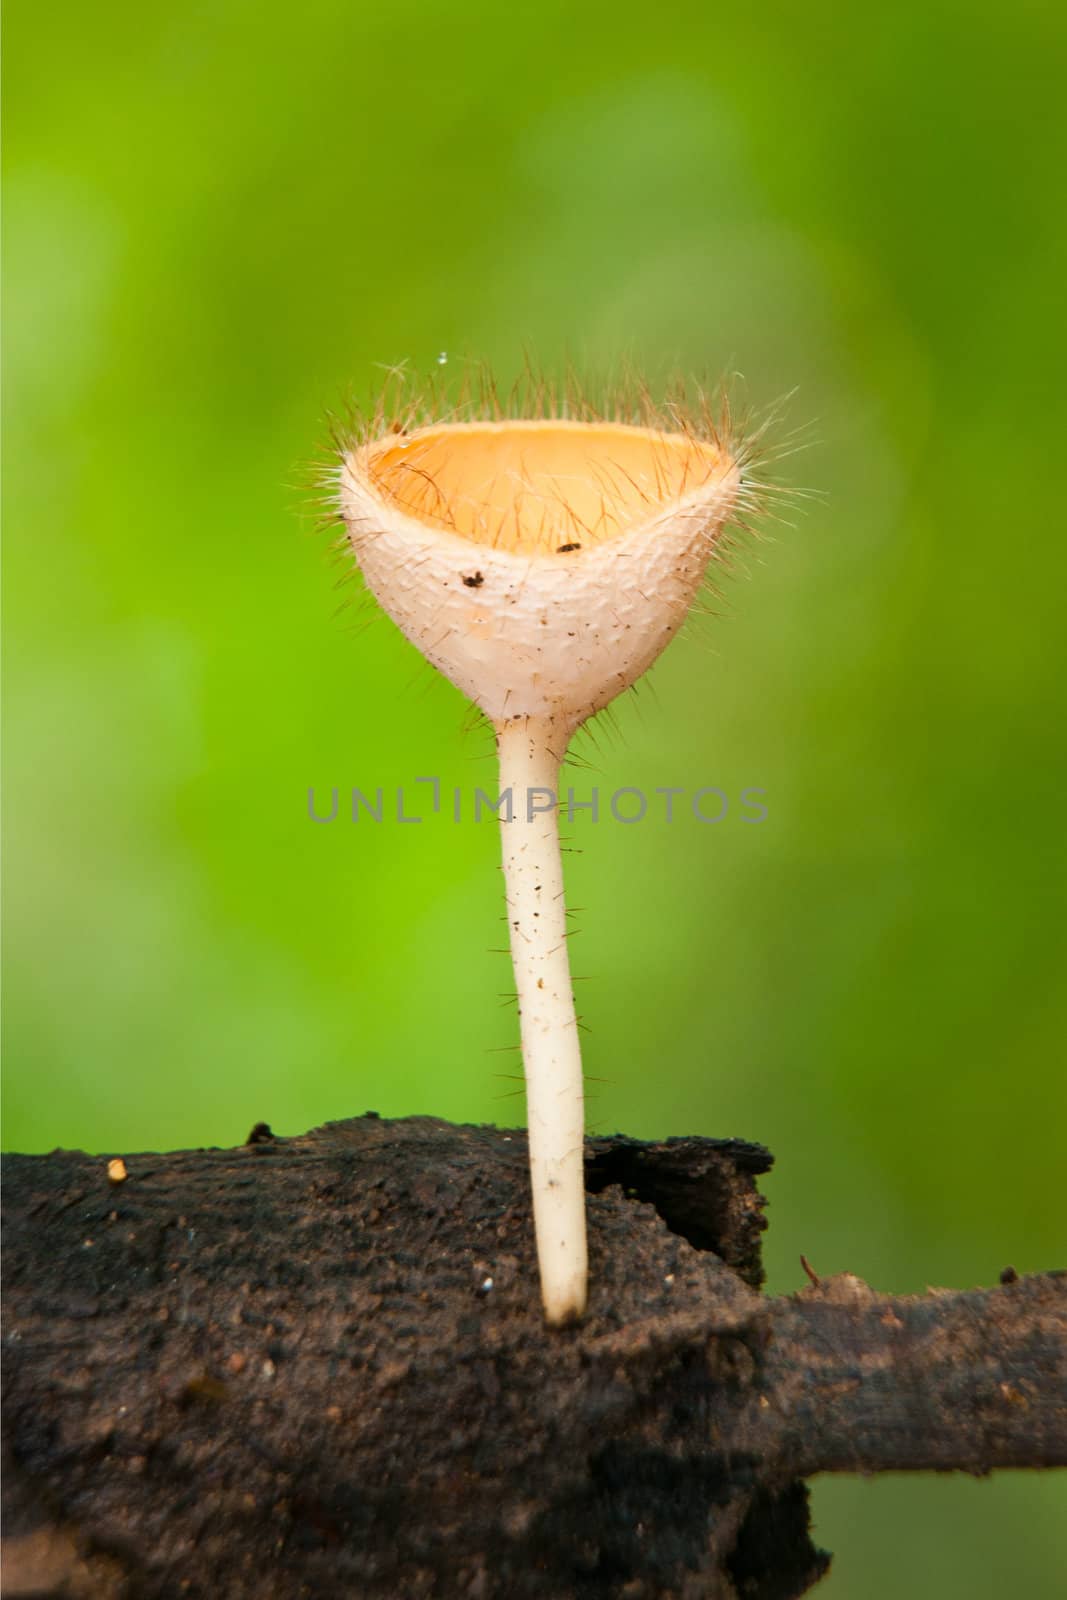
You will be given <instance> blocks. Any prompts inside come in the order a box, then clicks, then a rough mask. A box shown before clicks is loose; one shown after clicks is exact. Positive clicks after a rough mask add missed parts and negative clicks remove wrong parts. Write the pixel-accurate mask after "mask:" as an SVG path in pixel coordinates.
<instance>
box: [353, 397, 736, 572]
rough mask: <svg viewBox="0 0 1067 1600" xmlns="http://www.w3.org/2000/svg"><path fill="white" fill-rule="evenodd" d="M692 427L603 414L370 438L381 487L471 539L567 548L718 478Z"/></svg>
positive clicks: (373, 473) (718, 469)
mask: <svg viewBox="0 0 1067 1600" xmlns="http://www.w3.org/2000/svg"><path fill="white" fill-rule="evenodd" d="M728 464H729V463H728V462H727V461H726V460H725V458H724V457H723V455H722V454H721V452H720V451H719V450H717V449H716V448H715V446H714V445H711V444H708V443H706V442H705V441H703V440H700V439H694V438H690V437H689V436H688V435H686V434H681V433H679V434H673V433H670V434H668V433H659V432H656V431H654V430H653V429H650V428H639V427H629V426H626V425H625V424H622V423H600V422H587V423H583V422H566V421H545V422H519V421H516V422H499V423H489V422H487V423H461V424H450V425H445V426H441V427H436V428H435V427H430V428H420V429H418V430H416V431H415V432H412V433H408V434H399V433H398V434H393V435H390V436H389V437H388V438H386V439H383V440H381V441H379V442H378V443H376V444H374V445H372V446H371V447H370V449H369V451H368V455H367V457H366V469H367V471H368V474H369V476H370V478H371V481H372V483H373V484H374V486H375V488H376V489H377V491H378V493H379V494H380V495H382V496H383V497H384V498H386V499H388V500H390V501H392V502H393V504H394V505H396V506H397V507H398V508H399V509H400V510H402V511H404V512H406V513H407V515H409V516H412V517H417V518H418V519H419V520H420V521H422V522H425V523H427V524H429V525H430V526H432V527H440V528H448V529H449V530H450V531H451V532H453V533H455V534H458V535H459V537H460V538H463V539H469V540H470V541H471V542H472V543H473V544H478V545H487V546H490V547H492V548H494V549H501V550H513V551H517V552H519V553H522V554H532V553H538V554H542V553H543V554H548V553H552V552H557V553H559V554H561V555H569V554H572V553H573V552H575V551H577V550H582V549H586V548H588V547H589V546H592V545H597V544H602V543H604V541H605V540H608V539H614V538H616V537H618V535H619V534H620V533H625V532H627V531H628V530H629V529H630V528H632V527H634V526H637V525H639V524H641V523H642V522H647V521H648V520H649V519H650V518H651V517H653V516H655V515H656V514H657V512H660V511H663V510H666V509H668V508H669V507H670V506H671V505H673V504H675V503H676V502H677V501H679V500H681V499H683V498H684V497H685V496H686V495H688V494H692V493H694V492H696V491H697V490H699V489H701V488H702V487H704V486H705V485H707V484H708V483H709V482H710V481H711V480H713V479H715V478H718V477H721V476H722V474H723V471H724V470H725V468H726V467H727V466H728Z"/></svg>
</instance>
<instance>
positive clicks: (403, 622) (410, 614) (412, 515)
mask: <svg viewBox="0 0 1067 1600" xmlns="http://www.w3.org/2000/svg"><path fill="white" fill-rule="evenodd" d="M541 409H547V410H552V409H554V407H552V406H549V407H542V408H541ZM408 421H409V422H413V423H414V425H411V426H401V425H400V423H398V422H397V423H393V424H392V425H391V426H390V425H389V424H388V423H386V420H385V416H384V414H383V412H382V410H381V408H379V413H378V415H377V417H376V418H375V420H374V422H373V423H372V424H370V425H369V426H366V427H364V428H363V429H362V430H361V432H360V433H359V434H358V436H357V437H356V438H354V439H348V440H346V441H345V442H344V443H343V445H342V454H341V465H340V474H339V490H340V512H341V516H342V518H343V521H344V524H345V531H346V537H347V541H348V543H349V544H350V546H351V551H352V553H353V554H354V556H355V559H356V562H357V563H358V565H359V567H360V569H361V571H362V574H363V578H364V580H365V582H366V584H367V586H368V588H369V589H370V591H371V593H372V594H373V595H374V597H375V598H376V599H377V601H378V603H379V604H380V605H381V607H382V609H383V610H384V611H385V612H387V614H388V615H389V616H390V617H391V618H392V619H393V621H394V622H395V623H396V624H397V626H398V627H399V628H400V629H401V631H402V632H403V633H404V634H405V635H406V636H407V638H408V639H409V640H410V641H411V642H412V644H414V645H415V646H416V647H417V648H418V649H419V650H420V651H421V652H422V654H423V655H424V656H425V657H426V659H427V660H428V661H430V662H432V664H433V665H434V666H435V667H437V668H438V670H439V671H440V672H442V673H443V674H444V675H445V676H446V677H447V678H449V679H450V680H451V681H452V683H454V684H455V685H456V686H457V687H458V688H459V689H461V690H462V691H463V692H464V693H465V694H466V695H468V696H469V697H470V699H471V700H473V701H474V703H475V704H476V705H477V706H478V707H479V708H480V709H481V711H482V712H483V713H484V714H485V716H486V717H487V718H488V719H489V720H490V721H491V723H492V725H493V728H494V729H495V733H496V745H497V751H498V755H499V763H500V806H499V812H500V823H501V834H502V843H503V870H504V880H505V886H506V897H507V912H508V933H509V940H510V946H511V955H512V961H513V965H514V970H515V983H516V988H517V991H518V1003H519V1015H520V1025H521V1037H522V1054H523V1066H524V1073H525V1080H526V1098H527V1123H528V1131H529V1158H530V1175H531V1182H532V1193H533V1212H534V1228H535V1233H536V1240H537V1255H538V1263H539V1268H540V1277H541V1293H542V1300H543V1304H544V1312H545V1317H546V1320H547V1321H548V1323H549V1324H550V1325H553V1326H557V1327H558V1326H563V1325H565V1324H567V1323H569V1322H572V1321H574V1320H576V1319H578V1318H580V1317H581V1315H582V1314H583V1312H584V1310H585V1306H586V1295H587V1257H586V1230H585V1190H584V1176H583V1140H584V1132H585V1125H584V1109H583V1086H582V1064H581V1054H580V1050H579V1041H578V1027H577V1019H576V1016H575V1009H574V997H573V992H572V988H571V976H570V968H569V961H568V952H567V929H566V924H565V909H564V893H563V870H562V862H561V857H560V843H559V828H558V819H557V788H558V778H559V770H560V763H561V762H562V760H563V757H564V755H565V753H566V751H567V747H568V744H569V742H570V740H571V738H572V737H573V735H574V733H575V732H576V730H577V729H578V728H580V727H581V725H582V724H583V723H584V722H586V721H587V720H588V718H590V717H592V716H593V715H594V714H595V713H596V712H597V711H599V710H601V709H602V708H603V707H604V706H606V705H607V704H608V702H609V701H611V700H613V699H614V698H615V697H616V695H618V694H621V693H622V691H623V690H624V689H628V688H630V687H631V686H632V685H633V684H634V683H635V682H636V681H637V679H638V678H640V677H641V675H642V674H643V673H644V672H646V671H647V670H648V668H649V667H650V666H651V665H652V663H653V662H654V661H655V660H656V658H657V657H658V656H659V654H660V653H661V651H662V650H663V649H664V647H665V646H666V645H667V644H668V643H669V641H670V640H671V639H672V638H673V637H674V635H675V634H676V633H677V631H678V629H679V628H680V626H681V624H682V623H683V621H684V620H685V618H686V616H687V614H688V612H689V610H690V607H691V606H692V604H693V601H694V599H695V597H696V595H697V593H698V590H699V589H700V586H701V583H702V581H703V579H704V576H705V572H706V569H707V567H708V563H709V560H710V559H711V558H712V557H713V556H715V555H717V554H720V553H721V550H722V544H723V538H724V530H725V528H726V526H727V524H728V522H729V520H730V518H731V516H732V515H733V514H734V513H735V512H736V511H737V510H738V509H740V507H741V506H742V505H743V503H744V500H745V494H746V486H745V483H744V480H743V462H742V456H741V452H740V451H739V449H738V448H737V446H736V445H735V444H734V443H733V441H732V440H731V438H730V435H729V432H728V430H727V429H724V428H723V427H722V426H721V425H720V424H719V423H718V420H717V419H716V418H714V417H713V414H712V412H711V410H710V408H709V406H708V405H707V404H706V403H704V402H701V403H700V404H699V405H698V406H697V407H696V408H694V409H693V410H692V411H688V410H684V409H683V408H682V407H681V405H680V404H679V403H678V401H677V400H675V401H672V402H671V403H670V405H669V406H667V407H666V408H665V409H664V410H663V411H657V410H656V409H655V408H654V407H652V406H651V404H649V403H648V402H647V401H645V402H644V403H643V405H641V406H639V407H638V408H637V410H636V413H635V411H634V409H633V408H630V409H629V410H628V411H626V412H624V413H617V414H616V415H614V416H608V415H604V416H599V415H596V416H594V415H592V414H591V413H590V412H589V410H588V408H584V407H583V408H582V416H581V419H580V420H579V419H575V418H574V417H568V416H558V415H535V416H525V417H516V418H512V417H504V416H501V415H500V414H499V410H498V408H497V409H496V411H495V414H491V415H489V416H487V417H485V418H481V419H475V420H463V421H454V420H443V421H435V420H433V416H432V413H431V415H430V416H429V417H426V418H420V419H415V418H414V417H409V419H408Z"/></svg>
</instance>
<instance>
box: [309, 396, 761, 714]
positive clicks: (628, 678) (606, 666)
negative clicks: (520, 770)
mask: <svg viewBox="0 0 1067 1600" xmlns="http://www.w3.org/2000/svg"><path fill="white" fill-rule="evenodd" d="M739 484H740V471H739V468H738V466H737V464H736V462H735V461H734V459H733V458H732V457H731V456H730V454H729V453H728V452H727V451H726V450H725V449H724V448H723V447H721V446H719V445H717V444H714V443H712V442H710V441H708V440H704V439H699V438H696V437H693V436H690V435H689V434H686V433H667V432H662V431H659V430H656V429H653V428H644V427H633V426H628V425H626V424H623V423H610V422H576V421H567V420H542V421H506V422H475V423H451V424H442V425H440V426H430V427H425V428H418V429H416V430H414V431H412V432H410V433H390V434H387V435H385V436H383V437H381V438H378V439H374V440H371V441H369V442H366V443H362V444H359V445H357V446H355V447H353V448H352V449H350V450H348V451H347V452H346V454H345V456H344V459H343V462H342V468H341V511H342V515H343V517H344V521H345V525H346V528H347V531H348V537H349V540H350V542H351V545H352V549H353V551H354V553H355V556H356V559H357V561H358V563H359V566H360V568H361V570H362V572H363V576H364V578H365V580H366V582H367V585H368V587H369V588H370V589H371V591H372V593H373V594H374V596H375V598H376V599H377V600H378V602H379V604H380V605H381V606H382V608H383V609H384V610H385V611H386V612H387V613H388V614H389V616H391V617H392V619H393V621H394V622H395V623H396V624H397V626H398V627H399V628H400V629H401V630H402V631H403V632H404V633H405V634H406V636H407V637H408V638H409V639H410V640H411V642H412V643H413V644H414V645H416V646H417V647H418V649H419V650H421V651H422V653H423V655H425V656H426V657H427V659H428V660H429V661H431V662H432V663H433V664H434V666H436V667H437V668H439V670H440V671H441V672H443V673H444V674H445V676H446V677H447V678H450V679H451V681H452V682H453V683H454V684H456V686H457V687H458V688H459V689H461V690H462V691H463V692H464V693H465V694H467V695H469V696H470V698H471V699H472V700H473V701H474V702H475V703H476V704H477V705H478V706H480V707H481V709H482V710H483V711H484V712H485V713H486V715H487V716H488V717H490V718H491V720H492V721H493V722H495V723H497V724H499V723H502V722H507V721H510V720H511V719H513V718H516V717H529V716H539V717H543V716H548V717H551V718H553V719H555V720H556V721H558V722H560V723H561V724H562V725H564V726H567V727H570V728H573V727H577V725H578V724H579V723H581V722H583V721H584V720H585V719H586V718H587V717H589V716H592V715H593V713H594V712H595V711H598V710H599V709H600V708H601V707H602V706H604V705H606V704H607V703H608V701H609V700H612V699H613V698H614V697H615V695H617V694H619V693H620V692H621V691H622V690H623V689H626V688H628V687H629V686H630V684H632V683H633V682H635V680H636V679H637V678H639V677H640V676H641V674H642V673H643V672H644V671H646V669H647V668H648V667H649V666H651V664H652V662H653V661H654V660H655V659H656V657H657V656H658V655H659V653H660V651H661V650H662V649H663V648H664V646H665V645H666V644H667V643H668V642H669V641H670V639H671V638H672V637H673V636H674V634H675V633H676V632H677V630H678V628H679V627H680V626H681V624H682V622H683V621H684V619H685V616H686V614H687V612H688V610H689V607H690V605H691V604H692V601H693V598H694V595H695V594H696V591H697V589H698V588H699V585H700V582H701V579H702V578H703V575H704V571H705V569H706V567H707V563H708V560H709V558H710V556H711V554H712V552H713V550H714V547H715V544H716V541H717V539H718V538H719V536H720V534H721V532H722V529H723V526H724V524H725V522H726V520H727V519H728V517H729V515H730V512H731V510H732V509H733V505H734V501H735V498H736V496H737V492H738V488H739Z"/></svg>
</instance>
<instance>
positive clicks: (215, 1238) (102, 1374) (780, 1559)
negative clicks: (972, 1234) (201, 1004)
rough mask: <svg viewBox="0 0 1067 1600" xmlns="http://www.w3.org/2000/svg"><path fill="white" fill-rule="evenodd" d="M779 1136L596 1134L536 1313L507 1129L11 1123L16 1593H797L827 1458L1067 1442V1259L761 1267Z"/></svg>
mask: <svg viewBox="0 0 1067 1600" xmlns="http://www.w3.org/2000/svg"><path fill="white" fill-rule="evenodd" d="M769 1166H770V1156H769V1155H768V1154H767V1152H766V1151H765V1150H763V1149H762V1148H761V1147H760V1146H758V1145H749V1144H744V1143H742V1142H740V1141H729V1142H716V1141H712V1140H705V1139H677V1140H670V1141H668V1142H667V1143H665V1144H640V1143H638V1142H636V1141H634V1140H629V1139H623V1138H616V1139H591V1140H589V1141H588V1143H587V1156H586V1172H587V1186H588V1190H589V1213H590V1243H591V1285H592V1294H591V1305H590V1313H589V1316H588V1318H587V1319H586V1321H585V1322H584V1323H583V1324H582V1326H581V1327H579V1328H575V1329H568V1330H565V1331H563V1332H555V1333H552V1332H548V1331H546V1329H545V1328H544V1326H543V1324H542V1322H541V1319H540V1315H539V1307H538V1297H537V1277H536V1265H535V1260H534V1253H533V1233H532V1225H531V1218H530V1205H529V1198H528V1194H527V1179H526V1147H525V1139H524V1137H523V1135H522V1134H521V1133H508V1132H500V1131H498V1130H496V1129H490V1128H470V1127H453V1126H450V1125H448V1124H446V1123H442V1122H437V1121H434V1120H430V1119H425V1118H413V1119H410V1120H406V1121H401V1122H385V1121H382V1120H380V1119H379V1118H376V1117H374V1116H367V1117H364V1118H360V1119H357V1120H354V1121H351V1122H345V1123H339V1124H334V1125H331V1126H328V1127H326V1128H322V1129H319V1130H317V1131H315V1132H313V1133H310V1134H307V1135H306V1136H304V1137H302V1138H297V1139H285V1140H281V1139H275V1138H273V1137H272V1136H271V1135H270V1132H269V1130H267V1129H265V1128H263V1127H260V1128H257V1129H255V1130H253V1135H252V1137H251V1139H250V1142H249V1143H248V1144H247V1145H246V1146H244V1147H242V1148H239V1149H236V1150H207V1151H196V1152H178V1153H175V1154H171V1155H140V1156H126V1157H125V1172H126V1176H125V1178H122V1177H121V1174H118V1176H119V1179H120V1181H118V1182H114V1181H111V1180H110V1179H109V1177H108V1163H107V1160H106V1158H103V1157H95V1156H94V1157H89V1156H85V1155H81V1154H72V1153H67V1152H58V1151H57V1152H55V1153H54V1154H52V1155H50V1156H13V1157H9V1158H7V1159H6V1161H5V1184H4V1199H5V1211H6V1216H5V1234H6V1249H5V1278H6V1293H5V1303H4V1350H5V1418H6V1447H5V1448H6V1453H7V1460H6V1468H7V1470H6V1472H5V1489H4V1499H5V1530H6V1539H5V1546H6V1562H5V1580H4V1589H3V1593H4V1595H5V1596H11V1597H15V1596H19V1595H21V1596H24V1597H25V1596H31V1595H32V1596H38V1597H42V1596H53V1597H55V1600H62V1597H69V1600H73V1597H96V1596H100V1597H105V1600H141V1597H144V1600H156V1597H159V1600H167V1597H171V1596H181V1595H194V1596H205V1597H206V1596H212V1597H214V1596H225V1597H226V1600H290V1597H291V1600H298V1597H304V1596H306V1597H314V1600H332V1597H338V1600H339V1597H342V1596H344V1597H363V1596H366V1597H367V1600H377V1597H390V1600H401V1597H404V1600H406V1597H409V1596H411V1597H418V1596H434V1597H444V1600H450V1597H453V1596H456V1597H459V1596H465V1597H471V1600H495V1597H498V1596H499V1597H502V1600H503V1597H506V1600H526V1597H529V1600H534V1597H537V1600H569V1597H572V1596H573V1597H582V1600H609V1597H610V1600H617V1597H623V1600H697V1597H700V1600H741V1597H748V1600H791V1597H793V1596H797V1595H800V1594H802V1593H803V1592H805V1591H806V1590H807V1589H808V1588H810V1587H811V1585H812V1584H813V1583H814V1582H816V1581H817V1579H818V1578H819V1576H820V1575H821V1573H822V1572H823V1571H824V1569H825V1567H826V1564H827V1560H828V1558H827V1557H826V1556H824V1555H823V1554H821V1553H820V1552H818V1551H816V1550H815V1549H814V1548H813V1547H812V1545H811V1543H810V1540H809V1537H808V1517H807V1498H806V1489H805V1487H804V1484H803V1479H804V1478H805V1477H807V1476H810V1475H811V1474H813V1473H816V1472H820V1471H866V1472H871V1471H880V1470H886V1469H894V1468H902V1467H907V1468H924V1467H928V1468H937V1469H940V1470H943V1469H947V1468H958V1469H961V1470H964V1471H968V1472H986V1471H989V1470H990V1469H992V1468H994V1467H1002V1466H1053V1465H1064V1464H1067V1278H1065V1277H1064V1276H1063V1275H1062V1274H1061V1275H1057V1274H1049V1275H1045V1276H1041V1277H1035V1278H1029V1279H1014V1278H1012V1281H1009V1282H1005V1283H1003V1284H1002V1285H1001V1286H1000V1287H998V1288H996V1289H992V1290H988V1291H984V1292H971V1293H960V1294H955V1293H939V1294H930V1295H926V1296H922V1297H917V1298H908V1299H890V1298H887V1297H884V1296H880V1295H876V1294H874V1293H872V1292H871V1291H870V1290H869V1289H868V1288H867V1287H866V1286H865V1285H864V1284H862V1283H860V1282H859V1280H858V1279H855V1278H850V1277H841V1278H836V1279H831V1280H828V1281H827V1282H826V1283H824V1284H819V1283H814V1284H813V1286H812V1287H811V1288H810V1289H808V1290H806V1291H805V1292H804V1293H802V1294H799V1295H795V1296H791V1297H789V1298H786V1299H781V1300H773V1299H767V1298H764V1297H763V1296H761V1295H760V1293H759V1288H760V1282H761V1269H760V1259H759V1239H760V1232H761V1230H762V1228H763V1226H764V1224H763V1217H762V1200H761V1198H760V1195H759V1193H758V1190H757V1187H756V1179H757V1178H758V1177H759V1175H760V1174H761V1173H763V1172H766V1171H767V1169H768V1168H769ZM1008 1276H1011V1275H1010V1274H1009V1275H1008Z"/></svg>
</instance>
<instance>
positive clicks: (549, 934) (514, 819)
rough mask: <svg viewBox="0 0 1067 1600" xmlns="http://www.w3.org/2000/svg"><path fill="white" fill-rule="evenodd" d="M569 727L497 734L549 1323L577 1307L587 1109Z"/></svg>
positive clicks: (539, 724)
mask: <svg viewBox="0 0 1067 1600" xmlns="http://www.w3.org/2000/svg"><path fill="white" fill-rule="evenodd" d="M568 734H569V729H567V730H564V729H562V728H561V727H560V725H559V724H558V723H555V722H553V721H552V720H550V719H548V718H537V717H522V718H517V719H516V720H515V721H513V722H505V723H502V724H500V725H499V726H498V727H497V730H496V736H497V750H498V753H499V757H500V791H501V795H503V794H504V793H505V791H508V790H510V793H511V807H510V820H509V818H508V807H507V805H506V803H505V804H504V805H502V806H501V810H500V818H501V836H502V842H503V857H504V862H503V864H504V884H505V892H506V896H507V907H508V936H509V939H510V943H511V959H512V964H513V966H514V969H515V986H516V989H517V991H518V1000H519V1017H520V1022H521V1031H522V1059H523V1068H524V1071H525V1074H526V1110H527V1127H528V1130H529V1144H530V1177H531V1182H532V1186H533V1213H534V1230H535V1233H536V1236H537V1259H538V1264H539V1266H540V1271H541V1298H542V1301H543V1303H544V1309H545V1318H546V1320H547V1321H548V1322H549V1323H550V1324H552V1325H553V1326H555V1327H559V1326H562V1325H563V1324H564V1323H567V1322H571V1321H574V1320H575V1319H576V1318H578V1317H580V1316H581V1315H582V1313H583V1312H584V1310H585V1300H586V1281H587V1261H586V1243H585V1180H584V1169H583V1140H584V1137H585V1110H584V1103H583V1086H582V1057H581V1051H580V1049H579V1046H578V1019H577V1017H576V1016H575V1012H574V995H573V992H572V989H571V974H570V961H569V959H568V954H567V921H566V906H565V903H564V897H563V862H562V858H561V855H560V846H559V820H558V813H557V798H558V782H559V769H560V762H561V760H562V757H563V754H564V750H565V748H566V743H567V737H568Z"/></svg>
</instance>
